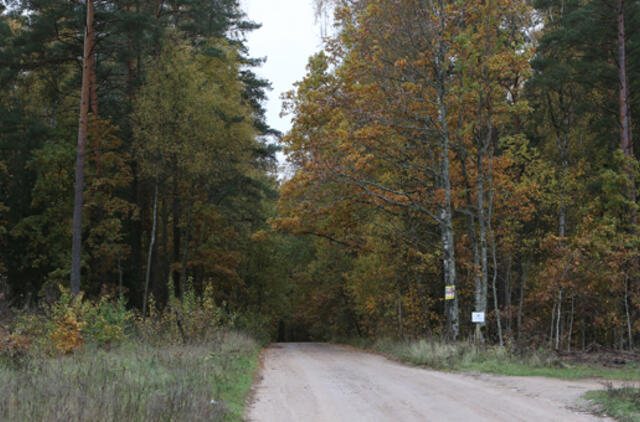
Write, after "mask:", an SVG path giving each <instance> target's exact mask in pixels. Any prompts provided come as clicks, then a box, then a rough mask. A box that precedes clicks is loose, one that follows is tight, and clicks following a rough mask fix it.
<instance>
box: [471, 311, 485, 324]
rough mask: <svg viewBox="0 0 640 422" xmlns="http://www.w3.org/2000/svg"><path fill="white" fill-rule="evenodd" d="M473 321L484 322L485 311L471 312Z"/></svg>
mask: <svg viewBox="0 0 640 422" xmlns="http://www.w3.org/2000/svg"><path fill="white" fill-rule="evenodd" d="M471 322H474V323H476V324H484V312H473V313H471Z"/></svg>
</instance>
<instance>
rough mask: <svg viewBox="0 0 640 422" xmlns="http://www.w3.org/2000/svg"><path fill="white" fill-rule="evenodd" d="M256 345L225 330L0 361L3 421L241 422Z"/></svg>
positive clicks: (0, 417) (254, 368) (253, 371)
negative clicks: (199, 338) (203, 336)
mask: <svg viewBox="0 0 640 422" xmlns="http://www.w3.org/2000/svg"><path fill="white" fill-rule="evenodd" d="M259 349H260V346H259V345H258V344H257V343H256V342H255V341H254V340H252V339H251V338H249V337H248V336H245V335H242V334H238V333H235V332H230V331H220V333H219V334H218V335H217V336H215V337H212V338H210V339H208V340H207V341H205V342H200V343H193V344H186V345H176V344H172V345H164V346H163V345H153V344H150V343H148V342H136V341H129V342H124V343H122V344H121V345H119V346H117V347H115V348H112V349H111V350H106V349H104V348H98V347H86V348H84V350H82V351H79V352H76V353H75V354H73V355H71V356H63V357H57V358H36V359H30V360H24V361H23V362H21V363H19V364H15V363H9V362H4V363H3V362H2V361H0V420H2V421H27V420H32V421H37V420H40V421H43V420H46V421H60V422H62V421H65V422H67V421H85V420H94V421H98V420H99V421H125V420H126V421H205V420H206V421H241V420H242V417H243V410H244V405H245V401H246V399H247V396H248V394H249V392H250V388H251V384H252V382H253V378H254V376H255V374H256V372H257V369H258V352H259Z"/></svg>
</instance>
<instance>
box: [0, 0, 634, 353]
mask: <svg viewBox="0 0 640 422" xmlns="http://www.w3.org/2000/svg"><path fill="white" fill-rule="evenodd" d="M318 7H319V8H323V7H325V8H330V9H331V11H332V12H333V13H335V18H334V23H333V29H332V30H331V31H329V32H330V35H328V36H327V37H325V39H324V46H323V49H322V51H320V52H318V53H317V54H315V55H314V56H312V57H311V58H310V59H309V62H308V67H307V74H306V76H305V77H304V78H303V79H302V80H300V81H299V82H298V83H297V84H296V85H295V87H294V89H293V90H292V91H290V92H289V93H287V94H286V95H285V96H284V98H283V101H284V104H283V113H285V114H287V115H289V116H291V118H292V121H293V126H292V128H291V130H290V131H288V132H287V133H279V132H278V131H276V130H274V129H272V128H271V127H270V126H269V124H268V122H267V121H266V118H265V109H264V104H265V99H266V96H267V94H268V91H269V89H270V83H269V81H268V80H265V79H263V78H261V77H259V76H257V74H258V73H257V69H258V68H259V66H260V65H261V63H262V62H263V60H264V59H263V58H255V57H251V56H250V55H249V52H248V48H247V45H246V34H248V33H250V32H251V31H254V30H256V29H258V28H259V27H260V25H259V23H256V22H252V21H250V20H249V19H248V18H247V17H246V15H245V14H244V12H243V11H242V9H241V7H240V5H239V3H238V1H237V0H175V1H171V2H165V1H164V0H87V1H86V2H67V1H61V0H8V1H4V2H1V3H0V324H2V327H0V335H3V333H4V334H6V335H8V336H9V337H11V336H13V337H11V338H12V339H13V340H11V341H12V342H13V343H11V342H9V343H7V344H9V346H7V344H5V346H4V347H5V348H6V347H13V348H14V349H15V348H16V347H18V346H16V344H17V343H20V341H22V342H23V343H29V341H27V340H25V339H28V338H29V337H30V336H36V335H37V334H34V333H35V332H36V331H37V330H36V331H34V330H33V329H29V328H25V327H27V325H28V324H27V325H25V324H24V321H23V322H22V323H14V322H12V321H15V318H16V316H17V315H18V314H21V313H28V312H36V314H37V313H38V312H45V313H46V312H48V311H46V310H47V309H49V310H51V309H59V308H56V306H59V305H56V303H60V301H61V300H66V301H67V302H66V305H65V306H68V309H67V308H65V309H67V311H68V312H67V311H64V310H63V311H62V313H61V314H56V315H58V317H60V315H62V316H63V318H62V317H61V318H62V319H61V320H60V321H58V322H59V323H58V328H60V326H61V325H60V324H62V326H65V325H64V324H67V326H66V327H67V328H69V327H68V325H69V324H70V326H71V328H72V329H73V330H75V331H77V333H76V335H77V336H81V335H83V334H82V333H84V335H85V336H87V335H88V334H86V330H87V329H86V328H82V327H85V326H84V325H82V324H84V323H83V322H80V321H79V320H78V321H76V320H75V319H74V320H73V321H72V322H68V316H69V312H71V311H70V310H69V309H71V310H73V309H75V310H76V311H73V312H76V313H75V314H74V315H75V317H77V318H79V315H80V313H81V311H79V310H78V309H80V308H78V307H77V306H80V305H74V304H73V299H70V298H73V297H76V296H78V295H79V296H80V297H81V298H82V300H85V301H89V302H91V303H98V304H99V303H103V302H100V301H106V300H113V301H114V303H116V302H117V306H118V309H120V311H121V312H133V313H134V314H135V315H137V316H138V317H139V318H141V319H142V320H146V318H147V317H149V318H150V317H151V315H153V314H154V313H157V312H162V311H163V310H164V309H171V308H172V306H174V307H175V306H187V305H184V304H185V303H190V304H192V305H193V304H198V305H197V306H202V307H206V306H209V307H211V309H214V308H215V312H216V315H222V314H224V315H226V316H225V317H220V318H221V319H233V321H234V324H236V325H237V326H238V327H240V328H241V329H243V330H249V331H251V332H254V333H259V334H260V335H262V336H264V337H266V338H269V339H272V340H280V341H292V340H296V341H304V340H323V341H329V340H338V339H345V338H353V337H365V338H373V339H375V338H383V337H394V338H426V337H437V338H442V339H446V340H463V339H470V338H473V339H475V340H476V341H479V342H486V343H488V344H498V345H500V346H502V345H515V346H518V347H531V348H533V347H547V348H552V349H556V350H572V349H585V348H588V347H590V346H591V345H594V344H597V345H602V346H606V347H610V348H614V349H618V350H631V349H633V347H634V346H635V345H637V344H638V343H639V342H640V319H639V317H640V285H639V283H640V256H639V254H638V247H639V240H640V238H639V233H638V204H637V202H638V198H637V193H636V185H637V182H638V176H639V167H638V162H637V155H638V154H640V153H636V152H634V149H635V150H637V151H640V147H635V148H634V143H635V142H634V138H633V134H634V132H635V133H639V132H638V129H639V127H638V122H640V103H639V101H640V3H638V2H637V1H630V0H535V1H531V0H464V1H449V0H400V1H391V0H334V1H332V2H331V1H324V2H323V1H320V2H318ZM283 48H284V47H283ZM267 60H268V58H267ZM280 150H281V151H283V152H284V153H285V154H286V157H287V160H288V162H289V165H290V166H291V168H292V171H291V174H289V175H283V174H282V173H279V171H278V162H277V159H276V152H277V151H280ZM105 298H106V299H105ZM176 303H182V304H183V305H175V304H176ZM96 306H98V307H99V306H100V305H96ZM114 306H116V305H114ZM189 306H191V305H189ZM194 306H195V305H194ZM121 307H123V308H122V309H121ZM100 309H101V308H100ZM175 309H177V308H175ZM180 309H186V308H180ZM190 309H192V308H190ZM39 310H40V311H39ZM43 310H44V311H43ZM73 312H72V313H73ZM82 312H84V311H82ZM87 312H88V311H87ZM185 313H186V311H185ZM472 313H484V314H485V322H484V323H473V322H472V320H471V315H472ZM89 314H90V313H89ZM89 314H87V315H89ZM232 316H233V317H232ZM75 317H74V318H75ZM65 318H67V319H65ZM87 318H88V317H87ZM176 318H179V317H176ZM185 318H186V317H185ZM65 321H67V322H65ZM74 321H75V322H74ZM178 322H179V321H178ZM74 324H75V325H74ZM74 327H75V328H74ZM178 328H179V331H180V333H181V334H180V335H181V336H182V337H183V338H185V335H186V336H188V333H187V334H185V328H183V326H182V325H179V327H178ZM53 330H54V331H53V334H51V335H50V337H49V338H50V339H51V338H54V337H56V335H58V334H59V332H58V331H55V328H53ZM73 330H72V331H73ZM83 330H84V331H83ZM187 331H188V330H187ZM38 332H40V331H38ZM56 332H58V334H55V333H56ZM51 336H53V337H51ZM87 338H88V337H87ZM18 340H20V341H18ZM65 341H66V340H65ZM63 343H64V342H63ZM71 343H72V344H71V346H69V345H67V346H69V347H67V346H65V345H64V344H63V345H62V346H61V348H60V347H58V346H56V347H58V349H59V350H62V351H69V350H71V349H73V348H74V347H75V346H74V345H75V343H74V342H73V341H72V342H71ZM11 345H12V346H11ZM0 349H2V347H1V346H0ZM0 354H1V353H0Z"/></svg>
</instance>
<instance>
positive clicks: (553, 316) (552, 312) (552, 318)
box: [549, 291, 558, 349]
mask: <svg viewBox="0 0 640 422" xmlns="http://www.w3.org/2000/svg"><path fill="white" fill-rule="evenodd" d="M557 302H558V297H557V296H556V292H555V291H554V292H553V307H552V308H551V329H550V332H549V349H551V348H552V347H553V326H554V322H555V318H556V303H557Z"/></svg>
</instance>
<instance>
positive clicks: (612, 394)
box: [585, 387, 640, 422]
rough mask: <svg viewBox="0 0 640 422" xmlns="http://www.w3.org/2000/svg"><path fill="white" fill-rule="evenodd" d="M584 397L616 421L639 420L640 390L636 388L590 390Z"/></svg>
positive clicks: (635, 421)
mask: <svg viewBox="0 0 640 422" xmlns="http://www.w3.org/2000/svg"><path fill="white" fill-rule="evenodd" d="M585 398H586V399H588V400H591V401H592V402H593V403H594V405H595V408H596V409H597V411H598V412H600V413H602V414H605V415H608V416H611V417H613V418H615V419H616V420H618V421H621V422H640V390H639V389H637V388H630V387H625V388H609V389H607V390H601V391H590V392H588V393H587V394H585Z"/></svg>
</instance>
